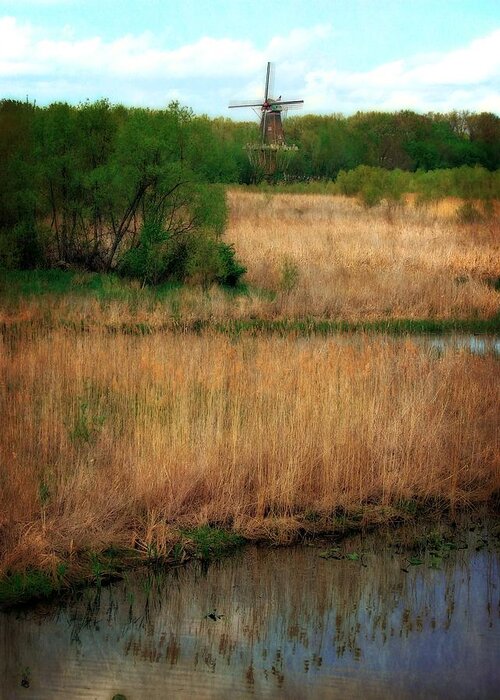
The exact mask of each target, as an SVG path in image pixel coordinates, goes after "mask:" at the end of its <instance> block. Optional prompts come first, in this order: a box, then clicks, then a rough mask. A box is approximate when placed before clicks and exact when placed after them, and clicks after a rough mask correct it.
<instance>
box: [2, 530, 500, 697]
mask: <svg viewBox="0 0 500 700" xmlns="http://www.w3.org/2000/svg"><path fill="white" fill-rule="evenodd" d="M403 532H404V531H399V530H393V531H387V532H386V533H385V534H384V533H380V532H379V533H377V534H376V535H367V536H365V537H362V536H359V535H358V536H357V537H355V538H351V539H349V540H346V541H343V542H341V543H339V545H338V549H337V548H336V547H337V545H336V544H335V543H332V542H317V541H314V542H310V543H305V544H302V545H300V546H295V547H292V548H269V547H257V546H248V547H246V548H244V549H243V550H241V551H239V552H238V553H236V554H234V555H231V556H229V557H227V558H225V559H223V560H222V561H219V562H216V563H213V564H211V565H209V566H203V565H202V564H201V563H199V562H192V563H190V564H188V565H187V566H183V567H180V568H176V569H171V570H169V571H165V570H164V571H160V572H156V573H155V572H152V571H148V570H143V571H136V572H131V573H129V574H128V575H127V576H126V578H125V579H124V580H123V581H120V582H118V583H115V584H113V585H111V586H107V587H101V588H90V589H86V590H84V591H80V592H79V593H78V594H77V595H74V596H73V597H72V598H68V599H66V600H63V601H59V602H55V603H50V604H49V603H46V604H43V605H42V604H40V605H37V606H36V607H32V608H29V609H24V610H17V611H11V612H8V613H2V614H1V615H0V688H1V690H0V697H1V698H2V700H4V699H5V700H17V699H18V698H26V699H28V698H29V699H31V700H33V699H36V700H45V699H47V700H49V699H50V700H57V699H59V698H65V699H66V700H67V699H69V698H71V699H76V698H82V699H83V698H85V699H89V698H96V699H99V700H101V699H102V700H108V699H109V700H111V699H112V698H114V697H115V696H117V697H118V698H123V697H124V698H126V699H127V700H138V699H142V698H145V699H147V700H155V699H156V698H158V699H160V698H161V699H162V700H163V699H164V698H192V697H196V698H197V699H198V698H199V699H202V698H228V699H229V698H243V697H256V698H261V697H263V698H292V699H293V698H360V697H363V698H458V699H459V698H467V699H470V698H498V697H499V691H500V616H499V613H500V607H499V605H500V601H499V595H500V589H499V584H500V577H499V575H500V549H499V536H498V526H496V529H495V527H494V526H492V525H491V523H490V525H489V526H488V527H486V529H485V526H484V525H483V524H475V525H473V526H471V527H468V528H467V529H466V530H465V531H464V532H462V533H461V534H458V535H457V537H456V538H455V539H454V543H453V544H452V546H451V549H450V548H449V547H448V545H446V546H445V549H444V550H442V551H441V553H440V554H441V555H443V556H437V555H436V554H435V553H434V554H430V553H429V551H426V552H423V553H420V554H419V555H418V556H416V555H415V553H414V551H413V553H412V551H410V550H408V549H407V548H406V547H405V546H404V545H403V544H402V542H404V541H405V538H406V537H407V534H404V536H403ZM415 533H416V531H415V532H414V533H413V535H415Z"/></svg>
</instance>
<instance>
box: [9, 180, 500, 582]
mask: <svg viewBox="0 0 500 700" xmlns="http://www.w3.org/2000/svg"><path fill="white" fill-rule="evenodd" d="M228 197H229V204H230V221H229V226H228V231H227V239H228V240H229V241H230V242H233V243H234V245H235V247H236V250H237V254H238V257H239V258H241V259H242V261H243V262H244V263H245V264H246V265H247V267H248V283H249V285H250V293H249V294H248V295H236V296H231V295H228V294H227V293H225V292H223V291H221V290H216V289H212V290H209V291H205V292H203V291H202V290H200V289H196V288H194V287H192V288H189V287H188V288H184V289H181V290H177V291H176V292H175V293H172V294H171V295H170V296H168V295H167V296H166V297H165V298H164V299H163V301H162V300H161V299H160V298H157V297H154V296H151V295H150V296H148V294H146V293H144V294H142V293H141V290H139V289H137V288H135V287H134V286H131V287H130V293H131V295H130V298H125V300H124V299H123V298H121V299H119V298H117V299H116V300H113V298H112V295H111V296H108V298H105V299H99V298H96V297H93V296H92V295H90V294H82V293H79V292H78V289H77V286H78V277H76V278H75V285H76V287H75V291H74V292H70V293H68V294H65V295H55V294H54V295H52V296H51V295H38V296H33V297H24V298H18V299H15V300H14V301H12V300H10V301H9V299H8V298H7V297H5V298H4V299H3V301H2V302H1V306H0V313H1V319H0V320H2V321H3V322H4V325H3V331H2V335H1V336H0V415H1V424H2V430H1V433H0V574H1V573H6V572H9V571H15V570H22V569H23V568H26V567H38V568H41V569H43V570H45V571H50V570H55V567H57V565H58V562H60V561H70V562H71V560H72V557H73V556H77V555H78V553H81V552H83V551H93V552H99V551H101V550H103V549H105V548H106V547H109V546H110V545H115V546H126V547H136V548H138V549H139V550H140V551H143V552H146V551H151V548H152V547H153V548H154V551H156V552H160V553H162V552H163V553H165V552H167V551H169V548H170V546H171V544H172V542H173V540H174V539H175V534H174V529H175V528H179V527H191V526H198V525H203V524H220V525H223V526H225V527H229V528H234V529H235V530H236V531H238V532H240V533H242V534H244V535H246V536H248V537H256V538H257V537H266V538H272V539H275V540H276V541H287V539H289V538H292V537H293V536H294V535H295V534H296V533H297V532H299V531H300V530H311V531H314V530H318V529H329V528H330V529H334V528H335V527H336V523H337V521H336V518H337V517H338V513H339V512H346V511H349V512H353V511H355V510H357V511H358V513H359V517H360V518H362V519H365V520H366V518H372V519H373V518H375V519H376V518H379V519H381V520H388V519H389V520H390V518H391V517H392V516H393V515H394V513H396V512H398V513H401V512H403V511H404V510H405V508H408V509H409V511H412V508H413V507H414V504H415V503H419V502H422V501H427V502H435V503H437V502H439V503H441V504H442V506H443V507H446V506H451V507H460V506H466V505H475V504H478V503H481V502H485V501H488V499H491V498H492V497H493V496H494V495H495V494H498V493H499V489H500V451H499V446H500V445H499V442H500V429H499V420H498V406H499V405H500V380H499V376H500V375H499V372H498V356H495V355H494V354H485V355H483V356H481V355H472V354H470V353H469V352H467V351H465V350H463V351H462V350H458V349H456V348H455V349H453V348H451V347H450V348H449V349H446V350H444V351H442V352H439V353H436V352H432V351H431V350H429V348H426V347H425V346H424V345H422V344H419V343H418V342H417V341H413V340H411V339H404V338H402V339H390V338H388V337H386V336H368V335H362V334H358V335H348V336H340V337H330V338H320V337H314V336H312V337H310V338H298V337H292V335H291V334H290V335H289V336H288V337H284V338H280V337H276V336H271V335H269V336H266V335H265V334H261V335H257V336H256V337H249V336H246V337H245V336H244V335H243V336H242V337H240V338H239V339H237V338H235V337H229V336H226V335H224V334H222V333H220V334H217V333H216V332H215V330H213V329H212V330H211V329H210V328H208V329H206V330H204V331H202V332H200V333H198V334H196V333H180V332H174V331H172V330H168V327H169V324H170V323H171V322H172V321H175V320H176V319H178V318H182V319H184V320H187V321H189V320H196V319H205V320H209V321H212V320H217V319H222V320H226V319H249V318H250V319H251V318H262V319H298V318H305V317H307V318H318V319H325V318H326V319H345V320H363V319H385V318H398V317H401V318H431V319H432V318H437V319H446V318H471V317H472V318H488V317H492V316H494V315H495V314H496V313H497V312H498V299H499V292H498V291H496V290H495V286H494V283H493V282H492V281H494V280H497V279H498V277H500V256H499V255H498V253H499V246H498V233H499V230H498V221H497V220H496V219H490V220H488V221H484V222H482V223H480V224H477V225H459V224H458V223H457V220H456V216H455V211H454V210H453V205H452V204H451V205H449V206H448V208H447V207H441V209H438V208H437V207H434V208H427V209H422V208H418V207H415V206H411V205H410V204H408V205H407V206H397V207H396V206H392V207H390V206H387V205H381V206H379V207H376V208H374V209H372V210H367V209H365V208H363V207H362V206H360V205H359V204H357V203H356V202H355V201H353V200H348V199H346V198H342V197H328V196H319V195H315V196H308V195H293V196H290V195H275V196H271V195H269V194H266V193H245V192H242V191H240V190H235V191H230V192H229V193H228ZM84 278H85V276H82V280H84ZM19 321H25V322H26V323H25V324H24V325H23V324H21V326H19V324H17V325H16V324H15V323H14V325H12V326H11V322H19ZM68 321H72V322H74V324H73V325H71V324H70V325H68V324H67V322H68ZM142 321H144V322H147V323H148V324H149V326H150V327H151V326H153V327H154V326H155V325H156V326H162V327H163V329H164V330H163V331H162V332H157V333H153V334H152V335H149V336H148V335H146V336H141V335H135V336H134V335H127V334H124V333H123V334H122V333H120V332H115V333H110V332H109V328H108V331H107V330H106V328H105V326H106V324H110V323H111V324H115V330H116V327H118V324H120V323H123V322H142ZM80 322H83V326H81V325H80V326H79V325H77V324H78V323H80ZM75 324H76V325H75ZM173 325H175V324H173ZM369 513H371V514H370V515H369ZM365 520H363V522H364V521H365ZM0 578H1V576H0Z"/></svg>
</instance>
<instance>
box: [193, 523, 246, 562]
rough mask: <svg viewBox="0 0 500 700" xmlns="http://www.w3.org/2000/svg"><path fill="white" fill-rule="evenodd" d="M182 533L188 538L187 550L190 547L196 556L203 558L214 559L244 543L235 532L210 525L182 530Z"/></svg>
mask: <svg viewBox="0 0 500 700" xmlns="http://www.w3.org/2000/svg"><path fill="white" fill-rule="evenodd" d="M182 535H183V536H184V537H185V538H186V539H187V540H188V541H187V542H186V546H187V548H188V550H189V549H192V551H193V554H194V555H195V556H196V557H198V558H199V559H204V560H210V559H216V558H217V557H220V556H222V555H223V554H226V553H227V552H228V551H230V550H232V549H235V548H236V547H241V546H242V545H243V544H244V543H245V540H244V538H243V537H241V536H240V535H237V534H236V533H235V532H231V531H229V530H223V529H221V528H216V527H211V526H210V525H202V526H200V527H196V528H192V529H188V530H183V531H182Z"/></svg>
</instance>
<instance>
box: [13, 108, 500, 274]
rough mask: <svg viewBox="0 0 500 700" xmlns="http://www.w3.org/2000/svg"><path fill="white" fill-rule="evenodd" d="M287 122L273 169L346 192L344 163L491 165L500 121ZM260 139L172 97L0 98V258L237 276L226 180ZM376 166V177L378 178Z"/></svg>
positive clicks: (414, 117)
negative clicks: (40, 103) (142, 102)
mask: <svg viewBox="0 0 500 700" xmlns="http://www.w3.org/2000/svg"><path fill="white" fill-rule="evenodd" d="M285 132H286V136H287V141H288V142H289V143H294V144H296V145H297V146H298V151H297V152H295V153H294V155H293V158H292V160H291V162H290V163H289V166H288V170H287V173H286V174H284V173H278V174H277V177H278V178H279V177H286V179H287V181H296V182H304V181H310V180H318V179H321V180H334V179H339V174H340V180H339V184H341V186H342V187H341V189H342V191H345V192H349V191H353V192H354V191H356V177H357V176H356V175H351V174H350V173H351V171H353V172H354V173H356V172H357V173H358V174H359V173H360V172H361V173H365V174H364V175H363V177H364V178H365V180H366V172H368V171H366V167H368V168H378V169H380V168H382V169H383V170H384V172H385V171H392V170H394V169H398V170H399V171H406V172H408V173H411V172H415V171H418V172H421V171H435V170H438V169H450V168H462V170H463V168H464V166H481V170H487V171H495V170H497V169H498V168H499V163H500V119H499V118H498V117H497V116H495V115H493V114H489V113H482V114H472V113H468V112H452V113H450V114H446V115H440V114H429V115H419V114H416V113H414V112H410V111H402V112H397V113H382V112H380V113H378V112H367V113H358V114H355V115H353V116H350V117H344V116H342V115H330V116H310V115H309V116H307V115H306V116H300V117H297V116H294V117H292V118H290V119H288V120H287V121H286V122H285ZM257 139H258V123H257V120H256V121H254V122H233V121H231V120H229V119H224V118H215V119H211V118H208V117H206V116H196V115H194V114H193V112H192V111H191V110H190V109H189V108H186V107H182V106H180V105H179V104H178V103H177V102H172V103H171V104H170V105H169V106H168V107H167V108H166V109H162V110H151V109H142V108H126V107H124V106H122V105H111V104H110V103H109V102H108V101H107V100H99V101H96V102H86V103H84V104H81V105H78V106H70V105H68V104H66V103H55V104H52V105H50V106H48V107H43V108H42V107H37V106H35V105H32V104H30V103H28V102H18V101H12V100H3V101H0V181H1V182H2V188H1V189H0V266H4V267H5V266H8V267H26V268H29V267H36V266H41V265H46V266H54V265H58V266H72V265H74V266H79V267H82V268H84V269H88V270H100V271H110V270H116V271H119V272H122V273H123V274H126V275H130V276H132V277H137V278H139V279H140V280H142V281H143V282H144V283H156V282H161V281H164V280H167V279H178V280H184V279H187V278H190V279H195V280H199V281H200V282H201V283H203V284H205V283H211V282H213V281H218V282H221V283H223V284H236V283H237V282H238V280H239V278H240V277H241V275H242V273H243V271H244V269H243V268H242V266H241V265H239V263H238V261H237V260H236V257H235V254H234V250H233V249H232V248H231V246H228V245H227V244H226V243H224V241H223V239H222V233H223V230H224V226H225V221H226V207H225V198H224V190H223V185H224V184H228V183H246V184H250V183H252V182H254V181H255V173H254V172H252V169H251V166H250V163H249V160H248V158H247V154H246V152H245V146H246V144H248V143H251V142H255V141H256V140H257ZM363 168H365V170H363ZM374 172H375V171H373V170H370V173H371V175H370V177H371V179H372V180H373V181H374V182H375V181H377V180H382V179H383V178H381V177H380V175H377V174H376V173H375V174H374ZM346 173H347V174H346ZM467 177H468V178H469V180H470V176H469V175H468V176H467ZM467 177H466V178H465V181H466V180H467ZM349 178H350V179H349ZM475 178H476V180H477V176H475ZM452 179H453V178H452ZM462 179H463V178H462ZM358 180H359V177H358ZM448 180H449V178H448ZM448 180H446V179H445V180H443V178H441V180H440V182H443V181H448ZM399 182H402V180H401V178H399ZM428 182H432V179H431V180H429V179H428ZM450 182H451V180H450Z"/></svg>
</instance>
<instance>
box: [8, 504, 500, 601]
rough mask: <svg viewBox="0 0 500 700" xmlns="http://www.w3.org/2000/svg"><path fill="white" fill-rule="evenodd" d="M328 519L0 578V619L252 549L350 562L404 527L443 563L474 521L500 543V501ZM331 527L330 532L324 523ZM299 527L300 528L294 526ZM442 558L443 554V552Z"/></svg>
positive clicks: (382, 509)
mask: <svg viewBox="0 0 500 700" xmlns="http://www.w3.org/2000/svg"><path fill="white" fill-rule="evenodd" d="M337 510H338V511H339V513H338V514H335V513H333V514H331V515H330V516H325V517H323V518H319V519H317V520H316V519H315V517H314V514H308V513H305V514H303V515H302V517H297V518H289V519H286V518H267V519H263V520H262V522H261V527H260V529H257V530H256V531H254V534H253V535H252V536H248V534H247V535H242V534H240V533H238V532H236V531H234V530H231V529H229V528H227V529H226V528H224V527H218V526H211V525H203V526H200V527H198V528H185V529H182V528H179V529H176V528H174V527H173V528H172V532H173V533H176V534H177V539H176V540H173V541H172V542H169V543H168V545H167V551H166V552H165V553H162V554H160V553H158V552H157V551H156V548H155V547H149V548H148V547H146V546H145V545H144V543H139V542H137V543H136V544H135V547H130V548H124V547H121V548H120V547H114V546H113V545H110V546H109V547H107V548H105V549H103V550H102V551H100V552H91V551H86V552H83V551H82V552H80V553H79V554H77V555H76V556H75V555H74V553H72V554H68V555H67V557H66V560H61V561H60V562H59V564H58V565H57V567H56V569H55V571H52V572H48V571H44V570H41V569H27V570H26V571H24V572H12V573H10V574H8V575H6V576H4V577H0V613H1V612H9V611H10V610H13V609H18V608H24V607H30V606H32V605H36V604H38V603H40V602H43V601H47V602H49V601H55V600H56V599H61V600H62V599H64V598H65V597H66V596H68V595H71V593H74V592H75V591H77V590H80V589H84V588H89V587H93V586H98V587H99V586H105V585H109V584H112V583H114V582H116V581H120V580H122V579H123V578H124V576H125V574H126V573H127V572H128V571H134V570H138V569H141V568H151V569H158V568H166V569H168V570H170V569H172V568H176V567H179V566H184V565H185V564H187V563H188V562H190V561H192V560H199V561H201V562H204V563H205V564H207V565H208V564H210V563H211V562H214V561H217V560H219V559H221V558H223V557H225V556H229V555H231V554H232V553H233V552H234V551H237V550H239V549H241V548H242V547H244V546H246V545H250V544H254V545H255V544H257V545H262V546H268V547H277V546H279V547H289V546H294V545H297V544H300V543H304V542H307V543H311V542H316V543H321V544H323V543H324V544H325V546H327V545H330V546H329V547H327V549H326V550H325V551H324V552H323V553H322V554H321V555H320V556H322V557H323V558H326V559H330V558H332V559H344V558H347V559H349V558H350V555H343V554H339V545H342V543H343V542H345V541H346V540H348V539H349V538H350V537H353V536H356V535H359V534H371V533H373V532H377V531H380V532H381V533H384V532H385V533H387V532H388V531H390V532H391V534H392V533H394V535H396V533H398V531H400V530H401V528H403V527H410V526H411V527H412V528H414V529H415V530H416V533H415V539H414V540H413V541H412V540H411V539H410V540H409V541H408V542H405V543H404V545H403V547H404V550H405V551H407V552H420V554H425V553H426V552H430V553H431V554H434V555H436V553H437V554H438V555H439V556H441V557H443V556H445V553H447V552H449V551H450V550H454V549H459V548H461V547H458V545H457V544H456V543H457V541H458V540H459V539H460V537H461V534H463V532H464V531H465V530H466V529H468V528H469V527H470V525H471V523H474V524H475V525H477V523H478V522H479V523H483V522H484V521H489V522H491V523H492V529H493V532H494V535H495V537H496V538H497V540H500V507H499V503H498V496H497V495H495V497H493V498H492V499H490V501H488V502H482V503H478V504H476V505H475V506H472V505H470V506H469V507H466V508H463V507H462V508H455V509H452V508H451V507H450V506H449V505H448V504H445V503H443V502H441V501H440V499H436V502H432V503H429V502H428V501H421V502H420V501H418V500H417V499H413V500H411V501H408V502H405V503H404V504H400V505H399V507H398V508H395V507H394V506H377V505H366V506H363V507H360V508H358V509H353V510H349V511H346V510H344V509H337ZM328 520H329V521H330V524H329V526H327V521H328ZM287 521H294V523H295V527H292V526H291V522H287ZM440 552H441V554H440Z"/></svg>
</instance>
